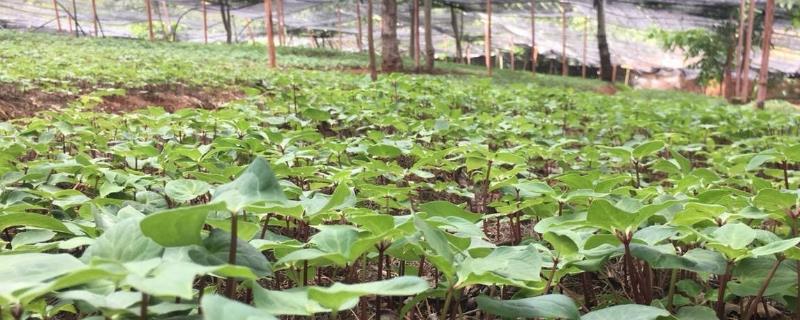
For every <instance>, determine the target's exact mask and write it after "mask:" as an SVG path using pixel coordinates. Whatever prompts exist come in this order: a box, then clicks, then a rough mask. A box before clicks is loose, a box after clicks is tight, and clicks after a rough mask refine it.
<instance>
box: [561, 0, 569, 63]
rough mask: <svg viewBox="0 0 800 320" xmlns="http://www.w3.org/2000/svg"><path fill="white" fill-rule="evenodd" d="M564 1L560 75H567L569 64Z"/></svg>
mask: <svg viewBox="0 0 800 320" xmlns="http://www.w3.org/2000/svg"><path fill="white" fill-rule="evenodd" d="M565 5H566V2H561V3H560V7H561V75H562V76H564V77H566V76H567V75H569V65H567V8H566V7H564V6H565Z"/></svg>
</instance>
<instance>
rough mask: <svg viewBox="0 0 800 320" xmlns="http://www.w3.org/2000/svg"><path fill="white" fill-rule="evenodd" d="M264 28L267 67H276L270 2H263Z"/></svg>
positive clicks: (267, 0)
mask: <svg viewBox="0 0 800 320" xmlns="http://www.w3.org/2000/svg"><path fill="white" fill-rule="evenodd" d="M264 27H265V29H266V30H267V51H268V55H269V67H270V68H273V69H274V68H276V67H277V66H278V64H277V62H276V61H275V39H273V35H274V34H273V32H272V0H264Z"/></svg>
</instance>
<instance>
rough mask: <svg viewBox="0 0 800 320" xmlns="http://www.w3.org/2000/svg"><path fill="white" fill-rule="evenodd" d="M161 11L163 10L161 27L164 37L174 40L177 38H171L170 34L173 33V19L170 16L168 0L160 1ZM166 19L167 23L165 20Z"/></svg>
mask: <svg viewBox="0 0 800 320" xmlns="http://www.w3.org/2000/svg"><path fill="white" fill-rule="evenodd" d="M158 4H159V6H160V9H161V10H160V12H161V19H160V20H161V29H162V31H163V32H164V39H165V40H170V41H174V40H175V39H169V35H170V34H172V19H170V17H169V8H167V1H165V0H161V1H159V3H158ZM164 20H166V23H165V22H164Z"/></svg>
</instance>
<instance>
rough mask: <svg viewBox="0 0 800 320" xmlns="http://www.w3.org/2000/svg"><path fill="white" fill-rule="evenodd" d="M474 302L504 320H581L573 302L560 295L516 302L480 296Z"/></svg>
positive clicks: (549, 295)
mask: <svg viewBox="0 0 800 320" xmlns="http://www.w3.org/2000/svg"><path fill="white" fill-rule="evenodd" d="M475 300H476V301H477V302H478V308H479V309H481V310H483V311H485V312H487V313H490V314H494V315H498V316H501V317H505V318H547V319H551V318H560V319H572V320H577V319H580V318H581V316H580V313H579V312H578V308H577V307H576V306H575V302H574V301H572V299H570V298H569V297H567V296H565V295H560V294H548V295H543V296H538V297H532V298H525V299H517V300H497V299H494V298H490V297H487V296H484V295H481V296H478V297H477V298H476V299H475Z"/></svg>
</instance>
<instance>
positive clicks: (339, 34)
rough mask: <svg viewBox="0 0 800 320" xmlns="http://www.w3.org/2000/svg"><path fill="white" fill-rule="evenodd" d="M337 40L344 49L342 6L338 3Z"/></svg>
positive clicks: (340, 47) (340, 48)
mask: <svg viewBox="0 0 800 320" xmlns="http://www.w3.org/2000/svg"><path fill="white" fill-rule="evenodd" d="M278 1H280V0H278ZM336 42H337V43H338V44H339V50H342V45H343V43H342V8H340V7H339V5H338V4H337V5H336Z"/></svg>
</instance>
